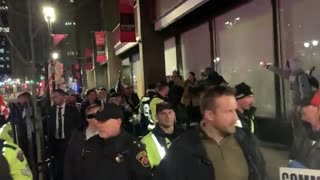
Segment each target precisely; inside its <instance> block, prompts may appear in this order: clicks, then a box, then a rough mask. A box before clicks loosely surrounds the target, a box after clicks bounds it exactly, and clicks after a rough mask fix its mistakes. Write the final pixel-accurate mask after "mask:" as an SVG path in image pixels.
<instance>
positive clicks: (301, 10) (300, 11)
mask: <svg viewBox="0 0 320 180" xmlns="http://www.w3.org/2000/svg"><path fill="white" fill-rule="evenodd" d="M319 6H320V1H319V0H304V1H301V0H291V1H280V22H281V39H282V55H283V65H284V66H285V62H286V61H285V60H286V59H288V58H292V57H294V58H298V59H299V60H300V61H302V63H303V68H304V70H306V71H308V70H309V69H311V68H312V67H313V66H315V67H316V70H315V72H314V73H313V75H314V77H316V78H317V79H319V78H320V70H319V68H318V67H320V61H319V58H320V43H319V41H320V31H319V30H320V23H319V21H318V20H317V18H318V17H319V15H320V11H319ZM285 91H286V92H290V90H289V85H288V82H286V84H285ZM292 104H293V103H292V98H290V94H289V93H287V94H286V105H287V106H286V109H287V114H288V115H289V114H290V113H291V112H292V111H293V110H294V109H293V106H292Z"/></svg>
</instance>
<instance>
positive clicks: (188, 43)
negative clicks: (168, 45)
mask: <svg viewBox="0 0 320 180" xmlns="http://www.w3.org/2000/svg"><path fill="white" fill-rule="evenodd" d="M209 37H210V32H209V24H208V23H205V24H202V25H200V26H198V27H196V28H194V29H191V30H189V31H187V32H185V33H183V34H182V35H181V49H182V63H183V76H184V78H186V77H187V75H188V73H189V72H190V71H192V72H194V73H195V74H196V77H197V78H199V77H200V74H201V72H202V71H204V70H205V68H206V67H208V66H210V65H211V53H210V52H211V51H210V38H209Z"/></svg>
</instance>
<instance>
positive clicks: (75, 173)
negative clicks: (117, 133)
mask: <svg viewBox="0 0 320 180" xmlns="http://www.w3.org/2000/svg"><path fill="white" fill-rule="evenodd" d="M99 109H100V106H99V105H97V104H92V105H90V106H89V107H88V108H87V109H86V117H87V122H88V123H87V124H88V125H87V126H86V127H85V128H84V129H81V130H75V131H74V132H73V133H72V136H71V139H70V141H69V144H68V148H67V150H66V157H65V167H64V178H65V179H64V180H79V179H81V178H82V174H81V173H82V172H83V167H84V163H83V162H84V160H83V158H82V156H83V153H84V152H83V149H84V148H85V147H86V146H87V145H88V144H90V141H91V139H92V137H94V136H96V135H97V134H98V129H97V120H96V119H95V114H96V112H97V111H98V110H99Z"/></svg>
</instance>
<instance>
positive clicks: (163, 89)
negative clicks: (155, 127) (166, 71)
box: [150, 83, 169, 124]
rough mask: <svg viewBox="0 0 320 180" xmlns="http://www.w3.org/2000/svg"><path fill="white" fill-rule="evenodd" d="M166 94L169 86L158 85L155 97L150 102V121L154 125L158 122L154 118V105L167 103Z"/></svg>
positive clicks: (165, 84) (164, 84)
mask: <svg viewBox="0 0 320 180" xmlns="http://www.w3.org/2000/svg"><path fill="white" fill-rule="evenodd" d="M168 94H169V85H168V84H167V83H160V84H159V86H158V87H157V95H156V96H155V98H153V99H152V100H151V101H150V112H151V119H152V121H153V123H154V124H156V123H157V122H158V120H157V118H156V105H157V104H159V103H161V102H163V101H168V99H167V98H168Z"/></svg>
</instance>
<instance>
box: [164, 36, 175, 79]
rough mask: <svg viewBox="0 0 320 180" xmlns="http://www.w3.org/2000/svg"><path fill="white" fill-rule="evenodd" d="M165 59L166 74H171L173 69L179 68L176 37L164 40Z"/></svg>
mask: <svg viewBox="0 0 320 180" xmlns="http://www.w3.org/2000/svg"><path fill="white" fill-rule="evenodd" d="M164 59H165V66H166V76H171V75H172V71H174V70H177V49H176V39H175V38H174V37H172V38H170V39H167V40H165V41H164Z"/></svg>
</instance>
